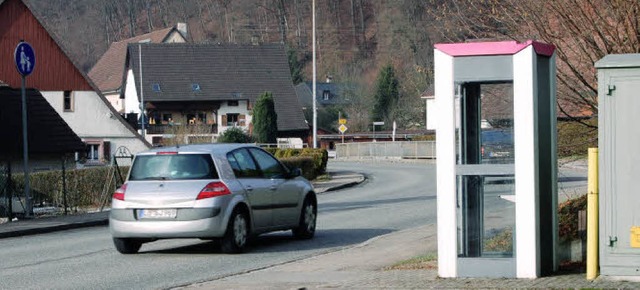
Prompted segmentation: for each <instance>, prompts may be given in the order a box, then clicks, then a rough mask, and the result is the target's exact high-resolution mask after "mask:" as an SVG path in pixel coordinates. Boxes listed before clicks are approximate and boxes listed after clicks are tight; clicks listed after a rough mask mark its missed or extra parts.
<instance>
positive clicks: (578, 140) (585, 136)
mask: <svg viewBox="0 0 640 290" xmlns="http://www.w3.org/2000/svg"><path fill="white" fill-rule="evenodd" d="M585 122H586V123H588V124H591V125H594V126H598V120H597V119H596V118H593V119H591V120H586V121H585ZM590 147H598V129H597V128H590V127H587V126H585V125H582V124H580V123H577V122H570V121H559V122H558V156H559V157H571V156H587V151H588V149H589V148H590Z"/></svg>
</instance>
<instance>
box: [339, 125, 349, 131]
mask: <svg viewBox="0 0 640 290" xmlns="http://www.w3.org/2000/svg"><path fill="white" fill-rule="evenodd" d="M338 130H340V133H344V131H347V126H345V125H344V124H342V125H340V127H338Z"/></svg>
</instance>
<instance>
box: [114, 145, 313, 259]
mask: <svg viewBox="0 0 640 290" xmlns="http://www.w3.org/2000/svg"><path fill="white" fill-rule="evenodd" d="M316 216H317V200H316V195H315V193H314V190H313V186H312V185H311V183H310V182H309V181H308V180H306V179H305V178H304V177H302V176H301V171H300V169H293V170H289V169H288V168H287V167H286V166H284V165H283V164H282V163H280V162H279V161H278V160H277V159H276V158H274V157H273V156H272V155H271V154H269V153H268V152H266V151H264V150H262V149H261V148H259V147H257V146H254V145H248V144H203V145H187V146H180V147H169V148H160V149H154V150H150V151H147V152H144V153H140V154H138V155H136V157H135V159H134V160H133V164H132V166H131V169H130V170H129V175H128V177H127V181H126V182H125V183H124V184H123V185H122V187H120V188H118V189H117V190H116V191H115V193H114V194H113V198H112V205H111V213H110V216H109V229H110V231H111V234H112V236H113V243H114V244H115V247H116V249H117V250H118V252H120V253H123V254H133V253H137V252H138V250H140V247H141V245H142V244H143V243H145V242H151V241H154V240H157V239H170V238H201V239H212V240H217V241H219V242H220V247H221V249H222V251H223V252H225V253H238V252H242V251H243V250H244V249H245V247H246V245H247V241H248V240H249V238H251V237H254V236H256V235H259V234H262V233H266V232H271V231H282V230H292V231H293V235H294V236H296V237H297V238H300V239H310V238H312V237H313V235H314V234H315V228H316Z"/></svg>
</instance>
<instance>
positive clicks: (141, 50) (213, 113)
mask: <svg viewBox="0 0 640 290" xmlns="http://www.w3.org/2000/svg"><path fill="white" fill-rule="evenodd" d="M140 60H141V61H140ZM125 67H126V70H125V74H124V76H123V79H124V83H125V85H124V86H125V90H123V95H124V96H123V97H124V99H125V108H124V109H125V113H126V114H127V115H129V114H134V116H136V115H137V114H140V108H141V106H140V104H141V103H142V102H143V103H144V108H145V109H146V111H147V118H148V119H147V120H148V123H149V127H148V129H146V132H147V133H148V134H146V135H147V140H150V141H152V143H153V144H161V143H162V138H163V136H164V137H166V133H167V129H168V128H169V127H170V126H172V125H177V124H186V125H190V126H200V127H202V130H199V132H200V137H204V138H209V139H208V140H210V142H215V140H216V139H217V137H218V136H219V134H221V133H223V132H224V131H225V130H227V129H228V128H231V127H240V128H242V129H244V130H246V131H248V132H251V130H252V105H253V104H254V103H255V101H256V100H257V99H258V97H259V96H260V95H262V94H263V93H264V92H271V93H272V95H273V98H274V103H275V111H276V114H277V118H278V119H277V125H278V137H280V138H301V139H302V138H304V137H305V136H307V134H308V131H309V126H308V125H307V123H306V121H305V119H304V115H303V113H302V107H301V105H300V103H299V101H298V98H297V96H296V92H295V90H294V87H293V82H292V79H291V72H290V70H289V63H288V60H287V54H286V50H285V47H284V45H281V44H260V45H239V44H190V43H175V44H152V43H146V44H130V45H129V49H128V54H127V59H126V64H125ZM140 79H142V86H140ZM128 118H129V117H128ZM132 119H134V120H135V118H132ZM145 123H147V122H145ZM185 141H186V143H188V142H189V141H188V140H185Z"/></svg>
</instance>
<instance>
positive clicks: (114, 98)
mask: <svg viewBox="0 0 640 290" xmlns="http://www.w3.org/2000/svg"><path fill="white" fill-rule="evenodd" d="M102 95H104V97H105V98H106V99H107V101H109V104H111V107H113V108H114V109H115V110H116V111H118V112H123V113H124V100H123V99H120V94H119V93H118V92H113V93H104V92H103V93H102Z"/></svg>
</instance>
